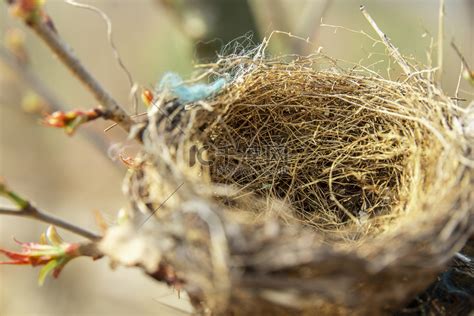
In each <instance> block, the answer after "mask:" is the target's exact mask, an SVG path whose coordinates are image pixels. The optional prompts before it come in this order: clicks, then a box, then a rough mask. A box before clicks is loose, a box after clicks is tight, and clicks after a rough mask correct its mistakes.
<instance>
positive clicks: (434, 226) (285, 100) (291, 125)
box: [101, 54, 474, 315]
mask: <svg viewBox="0 0 474 316" xmlns="http://www.w3.org/2000/svg"><path fill="white" fill-rule="evenodd" d="M259 56H261V55H258V54H256V55H255V56H253V57H248V56H227V57H223V58H221V59H220V60H218V62H216V63H215V64H210V65H205V66H202V67H203V69H204V70H205V72H204V74H205V75H207V76H208V77H211V79H212V78H214V79H215V78H218V80H224V81H225V85H224V86H223V88H222V89H220V90H218V91H217V90H216V91H214V90H213V91H211V92H210V93H209V94H208V95H209V97H207V98H204V99H201V100H193V102H189V103H187V104H182V102H180V98H179V96H178V97H177V96H176V95H173V93H170V92H169V91H166V89H164V90H163V89H162V90H161V91H160V93H159V94H158V95H157V96H156V97H155V100H154V106H153V107H151V108H150V110H149V111H148V120H147V122H146V123H144V124H141V125H137V126H136V128H135V130H136V133H139V134H140V135H141V138H142V139H143V143H144V148H143V150H142V152H141V153H140V154H139V156H138V158H137V159H136V164H135V165H134V167H133V168H132V169H131V170H130V172H129V173H128V176H127V179H126V181H125V183H124V191H125V192H126V194H127V196H128V197H129V198H130V201H131V205H130V207H129V217H130V219H129V220H128V221H125V223H123V224H121V225H118V226H117V227H115V228H111V229H109V232H108V233H107V235H106V237H105V238H104V240H103V241H102V245H101V247H102V249H103V251H104V252H105V253H107V254H108V255H109V256H110V257H112V258H114V259H115V260H116V261H119V262H122V263H125V264H130V265H139V266H142V267H143V268H144V269H146V271H147V272H148V273H149V274H151V275H152V276H154V277H155V278H156V279H158V280H161V281H164V282H167V283H168V284H171V285H174V286H176V287H178V288H180V289H183V290H184V291H186V293H187V294H188V295H189V298H190V299H191V302H192V304H193V305H194V307H195V309H196V312H197V313H201V314H214V315H219V314H230V315H257V314H270V313H272V314H293V313H296V312H303V313H307V314H308V315H309V314H314V313H316V312H317V313H318V315H324V314H328V315H336V314H342V315H343V314H348V313H349V312H351V313H352V314H357V313H359V314H363V315H368V314H380V313H382V312H383V311H387V310H390V309H393V308H396V307H398V306H400V304H404V303H406V302H407V300H409V299H412V298H413V297H414V296H415V295H416V294H417V293H419V292H420V291H422V290H423V289H424V288H426V287H427V286H428V285H429V284H430V283H431V282H432V281H433V280H434V277H435V276H436V274H437V273H439V272H440V271H441V270H442V269H443V268H444V266H445V264H446V263H447V262H448V260H450V259H451V258H452V257H453V255H454V254H455V253H456V252H457V251H459V250H460V248H461V247H462V246H463V244H464V243H465V241H466V239H467V238H468V237H469V236H470V234H471V233H472V230H473V228H472V227H473V225H472V223H473V220H474V212H473V207H472V205H473V201H474V197H473V192H474V184H473V181H474V173H473V168H472V167H473V161H472V154H471V147H470V146H471V145H472V144H471V145H470V144H469V141H468V140H467V137H466V136H465V133H464V130H463V124H465V123H464V122H463V116H462V113H463V111H462V110H463V109H460V108H459V107H458V106H457V103H456V101H455V100H454V101H453V100H452V99H450V98H449V97H448V96H446V95H445V94H444V93H443V92H442V91H441V90H440V89H439V88H438V87H436V86H435V85H434V84H433V83H432V82H431V81H430V80H429V79H427V78H425V77H423V76H422V75H421V74H420V73H415V72H413V74H412V75H410V76H403V77H401V78H400V79H398V80H387V79H384V78H383V77H381V76H380V75H378V74H376V73H374V72H373V71H370V70H369V69H366V68H363V67H361V66H357V67H352V68H349V69H344V68H340V67H339V66H338V64H337V63H336V62H335V61H334V60H332V59H330V58H328V57H325V56H323V55H321V54H316V55H311V56H308V57H301V56H283V57H279V58H274V59H269V58H264V57H259ZM183 85H184V84H183ZM215 86H216V85H215V84H214V85H213V86H212V87H215ZM219 86H220V85H219ZM201 88H202V89H205V88H209V86H203V87H201ZM212 89H214V88H212Z"/></svg>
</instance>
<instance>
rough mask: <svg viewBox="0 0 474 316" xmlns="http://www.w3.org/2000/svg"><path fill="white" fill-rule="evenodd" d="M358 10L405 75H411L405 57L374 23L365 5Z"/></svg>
mask: <svg viewBox="0 0 474 316" xmlns="http://www.w3.org/2000/svg"><path fill="white" fill-rule="evenodd" d="M360 11H361V12H362V14H363V15H364V17H365V18H366V19H367V21H368V22H369V24H370V26H372V28H373V29H374V30H375V32H376V33H377V35H378V36H379V37H380V39H381V40H382V42H383V43H384V44H385V46H386V47H387V49H388V51H389V52H390V55H391V56H392V57H393V58H394V59H395V61H396V62H397V63H398V65H400V67H401V68H402V70H403V72H405V74H406V75H407V76H411V74H412V72H411V69H410V66H408V64H407V62H406V61H405V59H403V57H402V55H401V54H400V52H399V51H398V49H397V48H396V47H395V46H394V45H393V44H392V42H390V40H389V38H388V36H387V35H386V34H385V33H384V32H382V30H381V29H380V28H379V27H378V25H377V23H375V21H374V19H373V18H372V17H371V16H370V14H369V13H368V12H367V10H365V7H364V6H363V5H361V6H360Z"/></svg>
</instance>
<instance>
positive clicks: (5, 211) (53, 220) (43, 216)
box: [0, 203, 101, 241]
mask: <svg viewBox="0 0 474 316" xmlns="http://www.w3.org/2000/svg"><path fill="white" fill-rule="evenodd" d="M0 215H10V216H19V217H27V218H33V219H36V220H38V221H41V222H44V223H48V224H51V225H54V226H57V227H61V228H63V229H65V230H68V231H70V232H73V233H75V234H78V235H80V236H82V237H85V238H87V239H90V240H92V241H97V240H99V239H100V238H101V236H99V235H96V234H95V233H93V232H90V231H88V230H87V229H84V228H82V227H79V226H76V225H74V224H71V223H69V222H66V221H65V220H63V219H61V218H59V217H56V216H53V215H51V214H48V213H46V212H44V211H41V210H39V209H38V208H36V207H34V206H33V205H31V204H30V203H28V204H27V205H26V206H25V207H24V208H22V209H19V210H15V209H10V208H0Z"/></svg>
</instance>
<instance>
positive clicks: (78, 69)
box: [30, 22, 132, 131]
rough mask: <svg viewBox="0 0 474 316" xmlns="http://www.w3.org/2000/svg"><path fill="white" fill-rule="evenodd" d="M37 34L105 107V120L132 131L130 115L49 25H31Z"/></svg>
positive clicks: (40, 23)
mask: <svg viewBox="0 0 474 316" xmlns="http://www.w3.org/2000/svg"><path fill="white" fill-rule="evenodd" d="M30 26H31V28H32V29H33V30H35V32H36V34H38V36H39V37H40V38H41V39H42V40H43V41H44V42H45V43H46V44H47V45H48V46H49V48H50V49H51V50H52V51H53V52H54V53H55V54H56V56H57V57H58V58H59V59H60V60H61V61H62V62H63V64H64V65H65V66H66V67H67V68H68V69H69V70H70V71H71V72H72V74H74V75H75V76H76V77H77V78H78V79H79V80H80V81H81V82H82V83H83V84H84V85H85V86H86V87H87V88H88V89H89V91H90V92H91V93H92V94H93V95H94V97H95V98H96V100H97V101H99V103H100V104H101V105H102V106H104V107H105V109H106V116H105V118H108V119H111V120H113V121H115V122H116V123H118V124H119V125H120V126H121V127H123V128H124V129H125V130H126V131H129V130H130V126H131V124H132V121H131V119H130V117H129V116H128V114H127V113H126V112H125V110H123V109H122V108H121V107H120V105H118V103H117V102H116V101H115V100H114V99H113V98H112V96H111V95H110V94H109V93H108V92H107V91H105V90H104V89H103V88H102V86H101V85H100V84H99V82H98V81H97V80H96V79H95V78H94V77H92V75H91V74H90V73H89V72H88V71H87V70H86V69H85V68H84V66H83V65H82V64H81V62H80V61H79V59H78V58H77V57H76V56H75V55H74V53H73V52H72V50H71V49H70V48H69V47H68V46H67V45H66V44H65V43H64V42H63V41H62V40H61V39H60V38H59V36H58V35H57V33H56V32H54V31H53V30H52V29H51V28H50V27H49V26H48V25H47V24H45V23H43V22H37V23H33V24H31V25H30Z"/></svg>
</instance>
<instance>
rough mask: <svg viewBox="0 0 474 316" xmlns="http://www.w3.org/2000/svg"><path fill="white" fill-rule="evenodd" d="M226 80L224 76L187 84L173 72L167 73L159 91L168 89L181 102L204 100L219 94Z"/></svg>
mask: <svg viewBox="0 0 474 316" xmlns="http://www.w3.org/2000/svg"><path fill="white" fill-rule="evenodd" d="M225 84H226V80H225V79H224V78H220V79H217V80H216V81H214V82H212V83H209V84H205V83H196V84H191V85H186V84H185V83H184V82H183V79H181V77H180V76H179V75H178V74H176V73H173V72H168V73H166V74H165V75H164V76H163V78H161V81H160V83H159V85H158V90H159V91H164V90H168V91H169V92H170V93H171V94H173V95H174V96H176V97H177V98H178V101H179V102H180V103H181V104H186V103H191V102H196V101H199V100H204V99H206V98H209V97H211V96H213V95H215V94H217V93H218V92H219V91H220V90H222V88H224V86H225Z"/></svg>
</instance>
